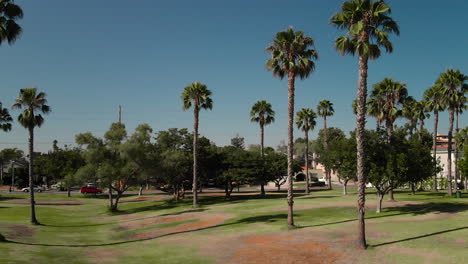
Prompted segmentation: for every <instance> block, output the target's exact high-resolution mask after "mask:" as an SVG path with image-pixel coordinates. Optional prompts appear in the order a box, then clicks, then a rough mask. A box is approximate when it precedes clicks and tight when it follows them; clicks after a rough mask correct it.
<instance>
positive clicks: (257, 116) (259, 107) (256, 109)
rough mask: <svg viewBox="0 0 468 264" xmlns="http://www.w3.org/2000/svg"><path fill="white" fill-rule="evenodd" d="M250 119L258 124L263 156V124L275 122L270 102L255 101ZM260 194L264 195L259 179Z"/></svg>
mask: <svg viewBox="0 0 468 264" xmlns="http://www.w3.org/2000/svg"><path fill="white" fill-rule="evenodd" d="M250 121H251V122H255V123H258V124H259V125H260V153H261V156H262V158H263V156H264V154H265V153H264V150H263V148H264V144H263V139H264V136H265V126H266V125H269V124H271V123H273V122H275V111H273V109H272V108H271V104H270V103H267V101H265V100H262V101H257V102H256V103H255V104H254V105H253V106H252V109H251V110H250ZM260 189H261V195H262V196H265V182H264V181H260Z"/></svg>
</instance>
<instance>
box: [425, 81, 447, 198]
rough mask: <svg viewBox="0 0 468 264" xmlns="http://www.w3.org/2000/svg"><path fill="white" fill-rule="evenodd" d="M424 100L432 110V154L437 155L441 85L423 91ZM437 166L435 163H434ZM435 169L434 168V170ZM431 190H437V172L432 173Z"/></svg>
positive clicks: (442, 98)
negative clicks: (432, 183)
mask: <svg viewBox="0 0 468 264" xmlns="http://www.w3.org/2000/svg"><path fill="white" fill-rule="evenodd" d="M424 101H425V102H426V107H427V109H428V110H429V111H434V131H433V133H434V138H433V141H432V152H433V154H432V156H433V157H434V159H435V158H436V157H437V126H438V124H439V112H441V111H445V108H446V105H445V103H444V94H443V87H442V86H441V85H439V84H435V85H434V86H432V87H431V88H429V89H427V90H426V91H425V92H424ZM436 166H437V165H436ZM434 171H436V170H434ZM433 191H437V172H435V173H434V185H433Z"/></svg>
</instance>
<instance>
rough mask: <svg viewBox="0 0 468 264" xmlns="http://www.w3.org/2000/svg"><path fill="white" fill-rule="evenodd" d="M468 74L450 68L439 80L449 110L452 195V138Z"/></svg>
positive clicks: (449, 186) (448, 149)
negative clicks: (455, 118) (456, 114)
mask: <svg viewBox="0 0 468 264" xmlns="http://www.w3.org/2000/svg"><path fill="white" fill-rule="evenodd" d="M467 81H468V76H466V75H464V74H462V73H461V72H460V71H459V70H453V69H448V70H447V71H446V72H443V73H441V74H440V77H439V79H438V80H437V83H438V85H442V86H443V94H444V103H445V104H446V105H447V106H448V110H449V131H448V148H447V154H448V156H447V170H448V175H447V178H448V194H449V195H450V196H451V195H452V147H453V146H452V139H453V122H454V116H455V112H456V109H457V105H458V102H459V100H460V99H459V98H460V95H461V93H460V92H461V91H462V90H466V86H467V85H468V84H467V83H466V82H467Z"/></svg>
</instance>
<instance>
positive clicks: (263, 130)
mask: <svg viewBox="0 0 468 264" xmlns="http://www.w3.org/2000/svg"><path fill="white" fill-rule="evenodd" d="M264 135H265V127H264V126H263V124H260V155H261V157H262V179H261V180H260V189H261V190H260V195H261V196H265V180H264V179H265V161H264V159H263V157H264V152H263V139H264Z"/></svg>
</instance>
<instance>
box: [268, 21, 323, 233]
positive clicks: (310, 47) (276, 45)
mask: <svg viewBox="0 0 468 264" xmlns="http://www.w3.org/2000/svg"><path fill="white" fill-rule="evenodd" d="M266 50H267V51H268V52H270V59H269V60H268V61H267V65H266V66H267V69H268V70H271V71H273V76H275V77H278V78H280V79H283V78H284V77H285V76H287V77H288V225H289V226H290V227H293V226H294V219H293V204H294V201H293V183H292V181H293V179H292V176H293V150H294V146H293V129H294V127H293V121H294V90H295V85H294V83H295V80H296V77H299V78H301V79H305V78H307V77H308V76H309V75H310V74H311V73H312V72H313V71H314V69H315V62H314V60H316V59H318V53H317V51H316V50H315V49H314V40H313V39H312V38H310V37H308V36H305V35H304V32H302V31H300V30H298V31H296V32H294V29H293V28H292V27H290V28H288V29H287V30H286V31H280V32H278V33H276V38H275V39H274V40H273V41H272V43H271V45H270V46H269V47H267V48H266Z"/></svg>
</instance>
